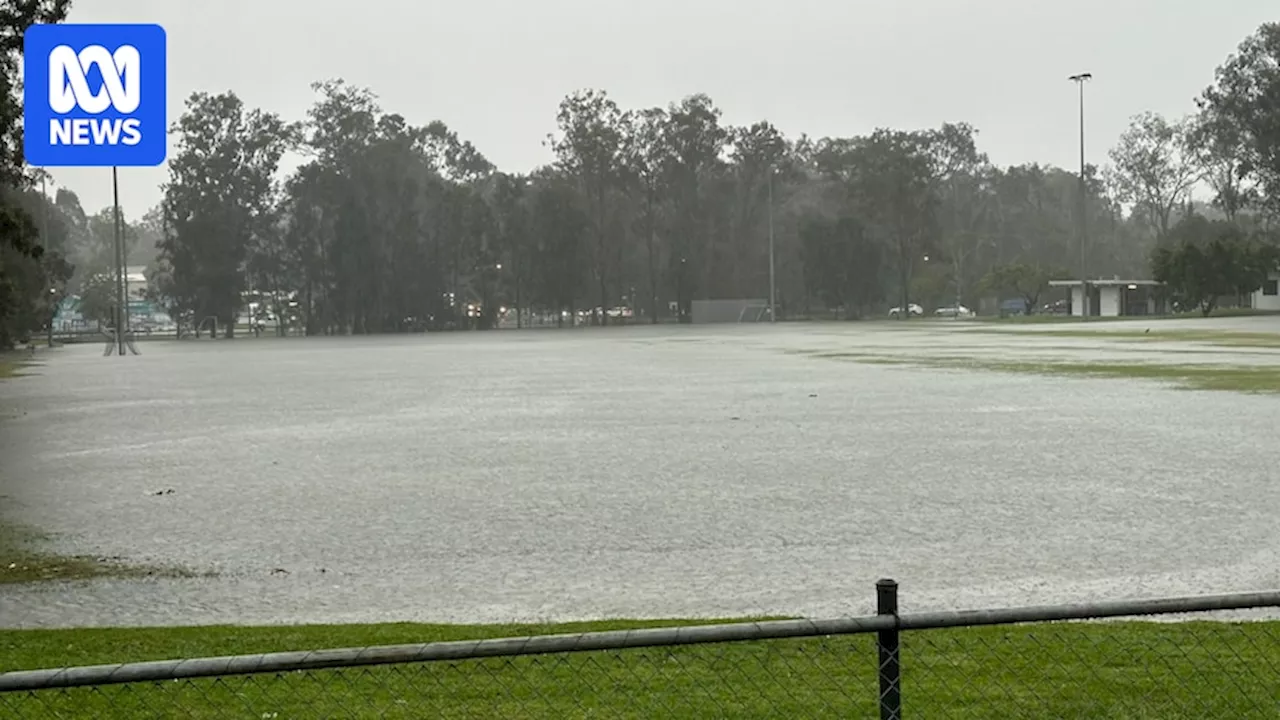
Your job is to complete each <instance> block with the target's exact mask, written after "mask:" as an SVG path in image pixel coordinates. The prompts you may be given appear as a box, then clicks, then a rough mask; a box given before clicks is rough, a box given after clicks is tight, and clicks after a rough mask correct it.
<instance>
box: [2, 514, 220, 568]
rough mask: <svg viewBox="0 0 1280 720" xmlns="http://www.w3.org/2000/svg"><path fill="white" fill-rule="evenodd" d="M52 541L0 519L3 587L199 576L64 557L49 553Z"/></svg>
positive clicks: (102, 559)
mask: <svg viewBox="0 0 1280 720" xmlns="http://www.w3.org/2000/svg"><path fill="white" fill-rule="evenodd" d="M0 501H3V498H0ZM49 540H50V538H48V537H47V536H45V535H44V534H42V533H40V532H38V531H36V530H34V529H32V528H28V527H24V526H21V525H15V524H13V523H11V522H6V521H4V520H2V519H0V585H6V584H12V583H33V582H48V581H53V580H90V579H93V578H101V577H115V578H121V577H132V578H139V577H157V576H158V577H195V576H196V573H193V572H190V571H187V570H184V569H182V568H167V567H156V566H151V565H140V564H136V563H130V562H127V561H125V560H124V558H108V557H97V556H93V555H60V554H57V553H53V552H50V551H48V550H47V546H48V543H49Z"/></svg>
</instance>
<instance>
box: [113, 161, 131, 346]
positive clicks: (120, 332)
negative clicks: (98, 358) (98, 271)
mask: <svg viewBox="0 0 1280 720" xmlns="http://www.w3.org/2000/svg"><path fill="white" fill-rule="evenodd" d="M111 209H112V216H113V217H112V219H113V221H114V222H113V225H114V235H115V250H116V273H117V274H116V346H117V348H118V352H119V353H120V357H124V326H125V325H126V324H127V323H128V322H129V320H128V318H129V306H128V305H126V303H127V302H128V291H127V290H126V289H125V283H126V282H127V279H126V277H125V252H124V239H123V238H122V237H121V236H120V180H119V177H118V175H117V173H116V168H115V166H112V168H111Z"/></svg>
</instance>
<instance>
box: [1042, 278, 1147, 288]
mask: <svg viewBox="0 0 1280 720" xmlns="http://www.w3.org/2000/svg"><path fill="white" fill-rule="evenodd" d="M1089 284H1090V285H1093V286H1094V287H1118V286H1121V285H1129V286H1139V285H1141V286H1145V287H1156V286H1159V285H1163V284H1164V283H1162V282H1160V281H1159V280H1121V279H1119V278H1099V279H1097V280H1090V281H1089ZM1049 285H1050V286H1051V287H1079V286H1080V281H1079V280H1050V281H1049Z"/></svg>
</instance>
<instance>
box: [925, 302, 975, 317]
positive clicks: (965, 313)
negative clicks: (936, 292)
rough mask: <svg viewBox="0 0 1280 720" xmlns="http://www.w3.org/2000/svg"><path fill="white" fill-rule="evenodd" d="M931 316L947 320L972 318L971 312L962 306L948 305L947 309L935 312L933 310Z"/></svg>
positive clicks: (939, 309)
mask: <svg viewBox="0 0 1280 720" xmlns="http://www.w3.org/2000/svg"><path fill="white" fill-rule="evenodd" d="M933 314H934V315H936V316H938V317H949V318H971V317H973V311H972V310H970V309H969V308H967V307H965V306H963V305H950V306H948V307H940V308H938V309H937V310H934V311H933Z"/></svg>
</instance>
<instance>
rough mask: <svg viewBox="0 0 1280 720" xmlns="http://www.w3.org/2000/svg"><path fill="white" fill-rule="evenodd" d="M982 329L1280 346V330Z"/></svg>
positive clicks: (1034, 334)
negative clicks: (1269, 331)
mask: <svg viewBox="0 0 1280 720" xmlns="http://www.w3.org/2000/svg"><path fill="white" fill-rule="evenodd" d="M979 332H987V333H999V334H1002V335H1006V336H1008V335H1013V334H1015V333H1016V334H1019V335H1026V334H1030V335H1032V337H1043V336H1048V337H1062V338H1089V339H1091V340H1093V339H1102V340H1111V341H1114V342H1127V343H1170V342H1176V343H1193V344H1201V345H1219V346H1223V347H1254V348H1280V332H1274V333H1268V332H1238V331H1232V330H1160V329H1158V328H1157V329H1154V330H1153V329H1143V330H1137V329H1134V330H1129V329H1124V330H1084V329H1076V330H1056V329H1055V330H1037V331H1034V332H1032V333H1025V332H1022V331H1013V330H1004V329H1001V330H996V329H980V330H979Z"/></svg>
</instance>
